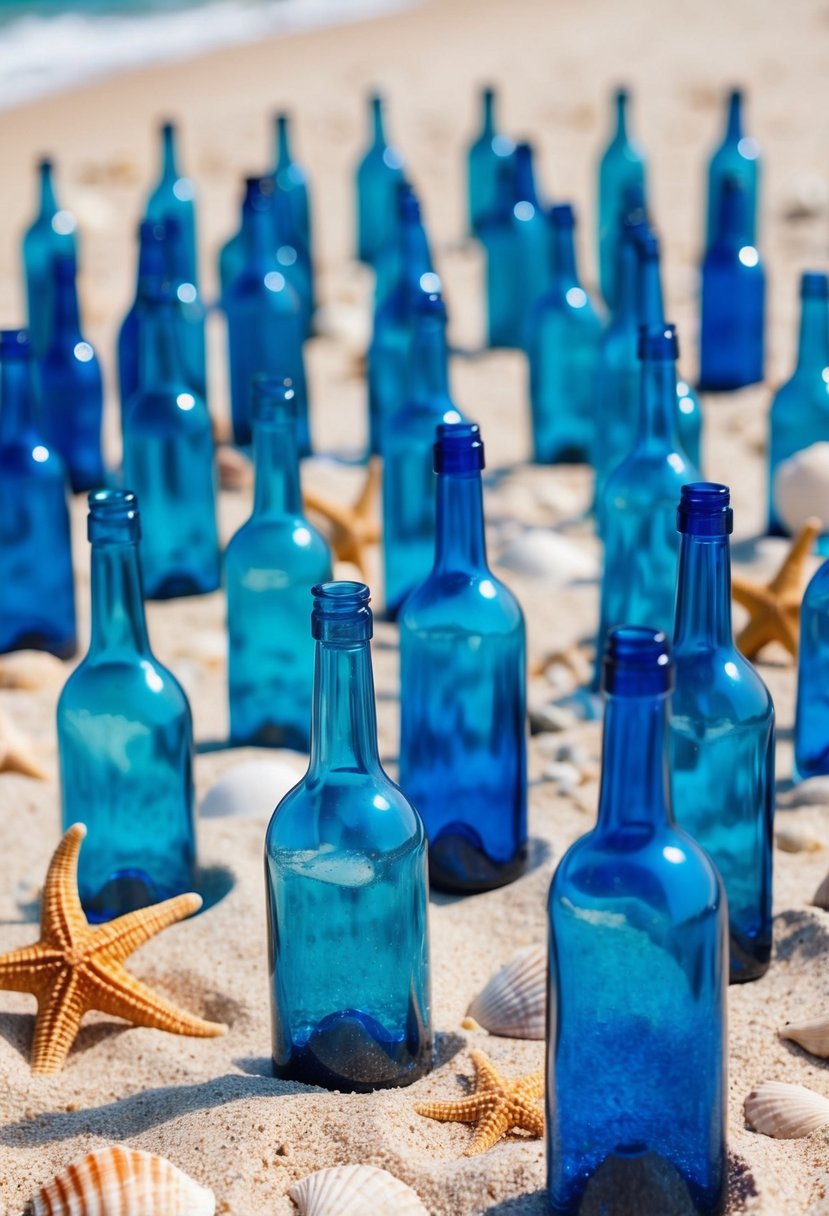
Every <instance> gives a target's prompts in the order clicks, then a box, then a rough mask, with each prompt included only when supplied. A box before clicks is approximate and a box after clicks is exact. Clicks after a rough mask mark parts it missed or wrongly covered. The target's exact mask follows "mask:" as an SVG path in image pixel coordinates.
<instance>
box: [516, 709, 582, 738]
mask: <svg viewBox="0 0 829 1216" xmlns="http://www.w3.org/2000/svg"><path fill="white" fill-rule="evenodd" d="M528 716H529V719H530V730H531V731H532V733H533V734H534V735H543V734H546V733H548V732H550V731H559V730H569V728H570V727H571V726H575V725H576V723H577V722H578V721H579V717H578V714H577V713H576V712H575V710H572V709H570V707H569V706H567V705H556V704H555V702H553V701H550V702H547V703H545V704H543V705H536V706H535V707H533V706H531V707H530V709H529V714H528Z"/></svg>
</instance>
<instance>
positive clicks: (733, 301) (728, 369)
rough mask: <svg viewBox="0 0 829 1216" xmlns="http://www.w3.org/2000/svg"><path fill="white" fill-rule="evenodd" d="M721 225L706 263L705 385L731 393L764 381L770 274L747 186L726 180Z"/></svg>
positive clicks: (702, 316) (702, 351)
mask: <svg viewBox="0 0 829 1216" xmlns="http://www.w3.org/2000/svg"><path fill="white" fill-rule="evenodd" d="M719 199H720V212H719V224H718V226H717V229H716V235H715V237H714V240H713V241H712V243H711V244H710V245H709V247H708V249H707V250H706V253H705V258H704V259H703V263H702V304H701V314H700V371H699V387H700V388H701V389H708V390H710V391H712V392H725V391H728V390H731V389H737V388H743V387H744V386H745V385H746V384H756V383H757V382H758V381H760V380H762V379H763V341H764V338H763V329H764V324H765V297H766V276H765V271H764V270H763V263H762V262H761V261H760V254H759V252H758V250H757V248H756V247H755V246H754V245H753V244H751V242H750V241H748V240H747V239H746V233H747V231H748V229H749V222H748V215H747V212H746V205H747V196H746V188H745V186H744V185H743V182H742V181H741V179H740V178H738V177H730V176H729V177H725V178H723V182H722V187H721V189H720V194H719Z"/></svg>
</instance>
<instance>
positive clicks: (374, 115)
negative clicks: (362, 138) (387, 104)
mask: <svg viewBox="0 0 829 1216" xmlns="http://www.w3.org/2000/svg"><path fill="white" fill-rule="evenodd" d="M371 131H372V138H373V140H374V145H375V147H377V148H384V147H385V146H386V131H385V126H384V122H383V102H382V101H381V99H380V98H379V97H375V98H374V100H373V101H372V103H371Z"/></svg>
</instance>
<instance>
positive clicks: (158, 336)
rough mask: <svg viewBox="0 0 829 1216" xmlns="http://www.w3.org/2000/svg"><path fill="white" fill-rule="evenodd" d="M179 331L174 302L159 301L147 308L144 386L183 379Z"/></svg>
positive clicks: (143, 343) (142, 332) (142, 341)
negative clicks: (178, 340)
mask: <svg viewBox="0 0 829 1216" xmlns="http://www.w3.org/2000/svg"><path fill="white" fill-rule="evenodd" d="M177 334H178V327H177V326H176V319H175V314H174V312H173V309H172V307H171V306H167V305H164V306H162V307H158V306H157V305H156V306H154V307H150V308H148V309H147V313H146V316H145V318H144V324H143V325H142V326H141V329H140V331H139V341H140V350H141V375H140V380H141V388H142V389H145V390H146V389H150V388H153V387H155V386H157V385H161V384H166V385H170V384H174V385H179V384H181V383H182V381H183V377H182V373H181V360H180V358H179V350H178V344H177Z"/></svg>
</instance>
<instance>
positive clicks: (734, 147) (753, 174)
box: [705, 89, 760, 246]
mask: <svg viewBox="0 0 829 1216" xmlns="http://www.w3.org/2000/svg"><path fill="white" fill-rule="evenodd" d="M729 177H732V178H733V177H736V178H738V179H739V181H740V182H741V183H742V186H743V189H744V191H745V211H744V216H743V222H744V225H745V227H744V229H743V232H742V242H741V243H742V244H743V245H756V244H757V210H758V204H759V188H760V148H759V146H758V144H757V141H756V140H754V139H752V138H751V137H750V136H748V135H745V134H744V133H743V94H742V91H741V90H740V89H732V90H731V92H730V93H729V95H728V109H727V113H726V126H725V135H724V137H723V141H722V143H721V144H720V145H719V147H718V148H717V149H716V150H715V152H714V153H713V155H712V157H711V160H710V161H709V162H708V199H707V205H706V218H705V244H706V246H709V245H712V244H713V243H714V241H715V240H716V239H717V233H718V231H719V223H720V214H721V208H722V193H723V189H724V184H725V180H726V178H729Z"/></svg>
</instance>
